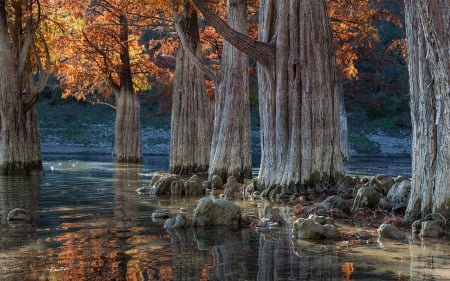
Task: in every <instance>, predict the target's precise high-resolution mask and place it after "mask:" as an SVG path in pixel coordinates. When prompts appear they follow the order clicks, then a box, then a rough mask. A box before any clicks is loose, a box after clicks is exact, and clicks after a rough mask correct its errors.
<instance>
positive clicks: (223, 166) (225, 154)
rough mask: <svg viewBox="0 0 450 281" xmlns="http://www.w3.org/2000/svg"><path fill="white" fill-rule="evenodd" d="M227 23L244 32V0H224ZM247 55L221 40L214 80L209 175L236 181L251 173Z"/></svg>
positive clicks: (245, 16)
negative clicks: (226, 10) (213, 113)
mask: <svg viewBox="0 0 450 281" xmlns="http://www.w3.org/2000/svg"><path fill="white" fill-rule="evenodd" d="M227 9H228V12H227V22H228V25H229V26H230V27H231V28H233V29H235V30H236V31H239V32H241V33H242V34H247V12H246V11H247V1H246V0H229V1H228V8H227ZM250 131H251V130H250V96H249V74H248V56H247V55H246V54H245V53H243V52H241V51H239V50H237V49H236V48H235V47H233V45H232V44H230V43H228V42H227V41H224V43H223V53H222V61H221V66H220V69H219V73H218V78H217V81H216V101H215V118H214V132H213V139H212V145H211V157H210V162H209V177H210V178H211V177H212V176H213V175H215V174H216V175H219V176H220V177H222V179H223V180H224V181H226V179H227V178H228V177H229V176H234V177H235V178H236V179H237V180H238V181H239V182H243V180H244V178H251V176H252V161H251V138H250Z"/></svg>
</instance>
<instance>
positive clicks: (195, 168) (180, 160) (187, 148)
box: [169, 11, 214, 175]
mask: <svg viewBox="0 0 450 281" xmlns="http://www.w3.org/2000/svg"><path fill="white" fill-rule="evenodd" d="M197 20H198V19H197V14H196V12H195V11H193V12H192V14H190V15H189V16H187V17H185V18H184V19H183V20H182V23H181V26H182V29H183V31H184V33H185V34H186V36H187V37H188V39H189V41H190V42H189V44H191V48H192V50H193V51H194V52H196V54H197V55H198V56H200V55H201V50H200V44H199V31H198V22H197ZM192 60H193V58H192V56H190V55H189V54H188V53H187V52H186V51H185V50H184V48H182V47H180V48H179V49H178V52H177V57H176V66H175V75H174V89H173V100H172V119H171V140H170V168H169V169H170V172H171V173H175V174H182V175H188V174H192V173H199V172H207V171H208V167H209V156H210V151H211V140H212V128H213V118H214V100H213V99H212V98H209V97H208V95H207V94H206V88H205V75H204V74H203V72H202V71H201V70H200V69H198V68H197V67H196V65H195V64H194V63H193V62H192Z"/></svg>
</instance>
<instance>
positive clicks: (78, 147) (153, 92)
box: [38, 0, 411, 164]
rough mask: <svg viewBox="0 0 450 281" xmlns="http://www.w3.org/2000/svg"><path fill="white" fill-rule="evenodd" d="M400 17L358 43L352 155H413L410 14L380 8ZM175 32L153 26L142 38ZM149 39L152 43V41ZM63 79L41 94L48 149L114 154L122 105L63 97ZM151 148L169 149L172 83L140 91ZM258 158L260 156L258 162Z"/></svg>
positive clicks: (255, 134)
mask: <svg viewBox="0 0 450 281" xmlns="http://www.w3.org/2000/svg"><path fill="white" fill-rule="evenodd" d="M379 8H380V9H382V10H385V11H387V12H389V13H391V14H392V15H393V16H394V17H395V20H392V18H390V17H389V18H382V17H380V18H379V19H375V27H376V30H375V31H374V32H375V33H377V36H378V39H377V40H375V41H374V44H356V43H355V44H354V46H352V48H353V50H354V52H355V54H356V57H355V60H354V66H355V70H353V71H356V72H357V76H351V75H348V76H347V77H345V78H344V82H343V87H344V96H345V107H346V111H347V117H348V119H347V122H348V136H349V138H348V139H349V145H350V155H351V156H352V155H374V156H386V155H387V154H395V155H402V156H409V153H410V144H411V138H410V135H411V117H410V110H409V95H408V89H409V88H408V70H407V65H406V61H405V56H404V55H405V47H404V39H405V29H404V23H403V21H404V14H403V7H402V5H401V3H399V1H397V0H385V1H382V4H381V6H380V7H379ZM166 35H167V34H162V33H160V32H158V31H152V30H149V31H148V32H146V33H145V35H144V36H143V38H141V41H142V42H150V41H151V40H161V39H162V38H163V37H164V36H166ZM148 47H149V46H148V45H147V48H148ZM57 84H58V81H57V79H56V78H54V77H53V78H51V79H50V82H49V85H48V86H47V87H46V88H45V90H44V91H43V93H42V94H41V98H40V99H39V101H38V116H39V125H40V133H41V144H42V152H43V153H44V154H45V153H86V154H109V153H110V152H111V150H112V145H113V144H112V140H113V139H114V120H115V117H114V116H115V111H114V110H113V109H112V108H111V107H109V106H105V105H103V104H99V103H96V102H92V99H89V98H88V99H86V100H77V99H76V98H73V97H68V98H65V99H62V98H61V96H62V89H59V88H58V87H55V86H57ZM250 99H251V112H252V114H251V116H252V150H253V152H254V154H256V155H258V152H259V150H260V146H259V128H258V127H259V114H258V93H257V83H256V74H255V73H254V74H253V75H251V76H250ZM140 101H141V126H142V146H143V149H142V151H143V153H144V155H148V154H169V146H170V112H171V101H172V84H171V83H156V84H154V85H153V87H152V88H151V89H149V90H148V91H145V92H144V93H142V94H141V95H140ZM254 164H257V163H254Z"/></svg>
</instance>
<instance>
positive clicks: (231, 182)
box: [223, 176, 240, 199]
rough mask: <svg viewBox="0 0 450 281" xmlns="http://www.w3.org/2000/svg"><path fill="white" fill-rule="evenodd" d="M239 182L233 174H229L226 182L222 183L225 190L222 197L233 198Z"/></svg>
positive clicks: (237, 191) (237, 190)
mask: <svg viewBox="0 0 450 281" xmlns="http://www.w3.org/2000/svg"><path fill="white" fill-rule="evenodd" d="M239 187H240V185H239V183H238V182H237V180H236V178H235V177H234V176H229V177H228V179H227V183H226V184H225V185H224V188H225V191H224V193H223V197H224V198H225V199H234V198H235V197H236V193H239Z"/></svg>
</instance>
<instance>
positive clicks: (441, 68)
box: [405, 0, 450, 221]
mask: <svg viewBox="0 0 450 281" xmlns="http://www.w3.org/2000/svg"><path fill="white" fill-rule="evenodd" d="M405 15H406V36H407V40H408V66H409V75H410V80H409V85H410V95H411V117H412V127H413V133H412V137H413V141H412V189H411V195H410V199H409V203H408V207H407V210H406V215H405V216H406V219H408V220H410V221H412V220H415V219H418V218H421V217H425V216H426V215H428V214H431V213H439V214H441V215H443V216H444V217H445V218H449V217H450V177H449V171H450V94H449V93H450V84H449V83H450V79H449V78H450V57H449V50H450V29H449V28H448V23H449V22H450V2H449V1H447V0H435V1H425V0H414V1H413V0H406V1H405Z"/></svg>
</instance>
